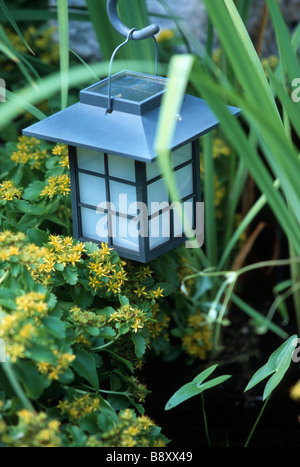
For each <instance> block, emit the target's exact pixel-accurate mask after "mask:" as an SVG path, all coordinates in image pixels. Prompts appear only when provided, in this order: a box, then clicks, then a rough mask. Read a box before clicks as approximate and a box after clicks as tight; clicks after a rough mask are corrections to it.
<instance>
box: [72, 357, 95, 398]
mask: <svg viewBox="0 0 300 467" xmlns="http://www.w3.org/2000/svg"><path fill="white" fill-rule="evenodd" d="M75 355H76V359H75V360H74V362H73V363H72V367H73V368H74V370H75V371H76V373H77V374H78V375H79V376H80V377H81V378H83V379H86V380H87V381H88V382H89V383H90V384H91V385H92V386H93V388H94V389H95V391H97V392H98V391H99V379H98V374H97V369H96V362H95V358H94V356H93V355H92V354H90V353H88V352H86V351H85V350H83V349H80V348H77V349H76V351H75Z"/></svg>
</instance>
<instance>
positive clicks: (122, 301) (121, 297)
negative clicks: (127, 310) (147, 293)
mask: <svg viewBox="0 0 300 467" xmlns="http://www.w3.org/2000/svg"><path fill="white" fill-rule="evenodd" d="M119 301H120V304H121V305H122V306H125V305H129V304H130V302H129V300H128V298H127V297H125V296H124V295H119Z"/></svg>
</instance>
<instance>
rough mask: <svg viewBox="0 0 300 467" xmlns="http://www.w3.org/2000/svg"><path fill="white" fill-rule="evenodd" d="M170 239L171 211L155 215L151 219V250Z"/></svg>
mask: <svg viewBox="0 0 300 467" xmlns="http://www.w3.org/2000/svg"><path fill="white" fill-rule="evenodd" d="M169 240H170V211H167V212H165V213H163V214H161V215H159V216H155V217H153V218H152V219H150V221H149V247H150V250H153V249H154V248H157V247H158V246H160V245H163V244H164V243H166V242H168V241H169Z"/></svg>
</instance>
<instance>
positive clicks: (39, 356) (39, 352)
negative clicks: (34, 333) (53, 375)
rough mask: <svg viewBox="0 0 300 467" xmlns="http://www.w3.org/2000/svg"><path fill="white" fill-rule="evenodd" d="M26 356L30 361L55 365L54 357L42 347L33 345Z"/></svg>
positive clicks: (49, 350)
mask: <svg viewBox="0 0 300 467" xmlns="http://www.w3.org/2000/svg"><path fill="white" fill-rule="evenodd" d="M28 356H29V358H30V359H31V360H34V361H35V362H48V363H51V365H56V363H57V360H56V356H55V355H54V353H53V352H52V350H51V349H49V348H47V347H45V346H42V345H38V344H36V345H33V346H32V347H31V348H30V350H29V351H28Z"/></svg>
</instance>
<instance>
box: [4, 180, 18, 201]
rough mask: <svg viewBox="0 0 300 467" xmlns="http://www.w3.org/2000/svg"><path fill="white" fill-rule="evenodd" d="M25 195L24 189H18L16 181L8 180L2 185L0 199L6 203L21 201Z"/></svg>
mask: <svg viewBox="0 0 300 467" xmlns="http://www.w3.org/2000/svg"><path fill="white" fill-rule="evenodd" d="M22 193H23V188H18V187H17V185H16V184H15V182H14V180H6V181H4V182H2V183H0V199H2V200H4V201H12V200H13V199H20V198H21V196H22Z"/></svg>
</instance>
